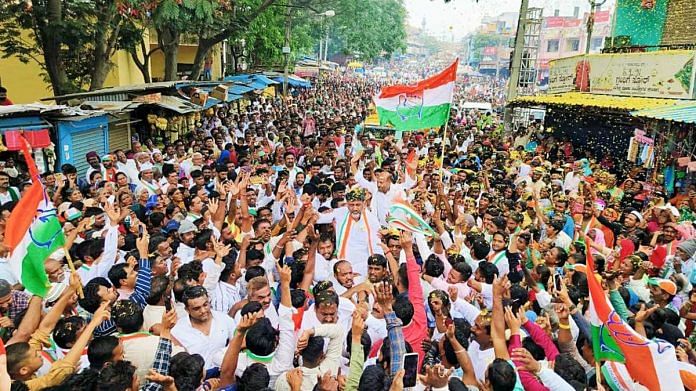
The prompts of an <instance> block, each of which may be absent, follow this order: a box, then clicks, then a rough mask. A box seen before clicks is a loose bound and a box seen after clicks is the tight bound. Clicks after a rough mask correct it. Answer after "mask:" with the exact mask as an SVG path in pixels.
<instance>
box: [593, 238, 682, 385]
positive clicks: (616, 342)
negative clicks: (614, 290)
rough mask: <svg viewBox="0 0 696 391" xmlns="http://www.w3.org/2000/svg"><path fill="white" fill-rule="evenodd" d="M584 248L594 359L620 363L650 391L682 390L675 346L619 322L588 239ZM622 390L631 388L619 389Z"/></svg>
mask: <svg viewBox="0 0 696 391" xmlns="http://www.w3.org/2000/svg"><path fill="white" fill-rule="evenodd" d="M585 246H586V247H587V248H586V251H585V254H587V258H586V259H587V285H588V288H589V291H590V308H589V318H590V323H591V326H592V344H593V350H594V355H595V359H596V360H597V361H600V360H602V361H613V362H620V363H623V365H625V367H626V369H627V370H628V373H629V375H630V378H631V379H633V380H634V381H636V382H638V383H640V384H641V385H643V386H645V387H646V388H647V389H649V390H682V389H684V387H683V385H682V380H681V377H680V374H679V367H678V362H677V358H676V354H675V352H674V347H673V346H672V345H671V344H669V343H668V342H666V341H663V340H658V339H652V340H649V339H647V338H645V337H644V336H642V335H640V334H639V333H638V332H636V331H635V330H634V329H633V328H632V327H631V326H629V325H628V323H627V322H625V321H624V320H623V319H621V317H620V316H619V315H618V314H617V313H616V311H615V310H614V308H613V307H612V305H611V303H610V302H609V301H608V300H607V295H606V293H605V292H604V289H602V286H601V284H600V283H599V281H598V280H597V278H596V277H595V265H594V260H593V259H592V255H591V252H590V245H589V240H588V241H586V242H585ZM616 365H621V364H616ZM624 388H625V389H632V388H631V387H622V389H624Z"/></svg>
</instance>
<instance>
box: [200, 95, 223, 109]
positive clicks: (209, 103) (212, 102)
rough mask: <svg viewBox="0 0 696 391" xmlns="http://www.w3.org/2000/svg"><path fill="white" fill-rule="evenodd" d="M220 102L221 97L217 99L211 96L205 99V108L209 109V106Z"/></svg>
mask: <svg viewBox="0 0 696 391" xmlns="http://www.w3.org/2000/svg"><path fill="white" fill-rule="evenodd" d="M218 103H220V100H219V99H215V98H210V97H208V100H207V101H205V106H203V108H204V109H209V108H211V107H213V106H215V105H216V104H218Z"/></svg>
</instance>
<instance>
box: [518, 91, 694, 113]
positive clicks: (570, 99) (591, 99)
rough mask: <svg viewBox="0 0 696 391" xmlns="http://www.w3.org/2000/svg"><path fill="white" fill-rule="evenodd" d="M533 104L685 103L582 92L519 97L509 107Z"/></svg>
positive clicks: (620, 106)
mask: <svg viewBox="0 0 696 391" xmlns="http://www.w3.org/2000/svg"><path fill="white" fill-rule="evenodd" d="M525 103H533V104H540V105H562V106H582V107H599V108H605V109H616V110H628V111H634V110H646V109H654V108H658V107H667V106H674V105H678V104H684V103H686V101H683V100H679V99H658V98H635V97H628V96H612V95H596V94H586V93H582V92H566V93H563V94H553V95H536V96H520V97H518V98H516V99H515V100H513V101H512V102H510V104H511V105H517V106H519V105H523V104H525Z"/></svg>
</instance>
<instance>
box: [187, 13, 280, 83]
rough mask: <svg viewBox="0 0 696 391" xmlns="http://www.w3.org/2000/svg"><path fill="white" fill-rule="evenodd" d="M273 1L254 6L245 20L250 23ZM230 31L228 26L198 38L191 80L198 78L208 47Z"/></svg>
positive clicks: (220, 40)
mask: <svg viewBox="0 0 696 391" xmlns="http://www.w3.org/2000/svg"><path fill="white" fill-rule="evenodd" d="M275 2H276V0H264V1H263V3H261V4H260V5H259V6H258V8H256V10H255V11H254V12H253V13H252V14H251V15H250V16H249V17H248V18H247V19H246V22H247V23H251V22H252V21H253V20H254V19H256V18H257V17H258V16H259V15H261V14H262V13H263V12H264V11H265V10H266V8H268V7H270V6H271V5H272V4H273V3H275ZM232 31H233V30H232V29H231V28H230V27H229V26H228V27H227V28H225V29H223V30H222V31H220V32H219V33H217V34H215V35H213V36H212V37H209V38H199V39H198V49H197V50H196V57H195V59H194V61H193V68H192V69H191V80H198V78H199V77H200V76H201V72H202V70H203V64H204V62H205V58H206V57H207V56H208V53H209V52H210V49H212V48H213V46H215V45H216V44H218V43H220V42H222V41H224V40H225V39H227V38H229V37H230V35H232Z"/></svg>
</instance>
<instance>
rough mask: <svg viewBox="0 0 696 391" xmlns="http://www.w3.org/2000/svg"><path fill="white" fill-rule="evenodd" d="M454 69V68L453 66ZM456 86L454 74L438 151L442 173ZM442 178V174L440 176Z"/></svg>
mask: <svg viewBox="0 0 696 391" xmlns="http://www.w3.org/2000/svg"><path fill="white" fill-rule="evenodd" d="M454 62H455V63H458V62H459V58H458V57H457V58H455V59H454ZM455 69H456V68H455ZM456 86H457V75H456V73H455V75H454V86H453V87H452V92H451V93H450V100H449V101H450V107H449V111H447V119H446V122H445V130H444V131H443V132H442V150H441V151H440V174H441V175H442V169H443V167H444V165H445V149H446V148H447V128H448V127H449V121H450V116H451V115H452V103H453V102H454V89H455V88H456ZM440 179H442V176H441V177H440Z"/></svg>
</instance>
